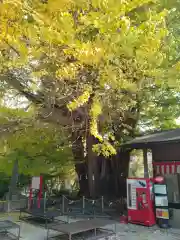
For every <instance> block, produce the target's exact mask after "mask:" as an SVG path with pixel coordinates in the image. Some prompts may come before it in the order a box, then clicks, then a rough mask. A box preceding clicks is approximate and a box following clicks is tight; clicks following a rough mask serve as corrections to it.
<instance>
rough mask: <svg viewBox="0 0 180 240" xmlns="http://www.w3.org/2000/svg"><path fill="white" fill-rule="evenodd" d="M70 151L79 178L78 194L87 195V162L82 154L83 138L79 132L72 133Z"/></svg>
mask: <svg viewBox="0 0 180 240" xmlns="http://www.w3.org/2000/svg"><path fill="white" fill-rule="evenodd" d="M72 152H73V156H74V164H75V170H76V173H77V176H78V180H79V194H80V195H85V196H87V195H88V194H89V188H88V180H87V164H86V161H85V156H84V145H83V138H82V136H81V135H80V132H73V133H72Z"/></svg>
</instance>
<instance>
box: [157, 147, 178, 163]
mask: <svg viewBox="0 0 180 240" xmlns="http://www.w3.org/2000/svg"><path fill="white" fill-rule="evenodd" d="M152 157H153V162H160V161H180V143H173V144H167V143H166V144H158V145H156V146H153V147H152Z"/></svg>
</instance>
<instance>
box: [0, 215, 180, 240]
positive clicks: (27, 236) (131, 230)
mask: <svg viewBox="0 0 180 240" xmlns="http://www.w3.org/2000/svg"><path fill="white" fill-rule="evenodd" d="M61 219H62V217H61ZM62 220H66V219H62ZM72 221H77V220H72ZM20 225H21V240H45V239H46V234H47V232H46V230H45V229H44V228H41V227H38V226H34V225H32V224H28V223H25V222H21V223H20ZM108 228H110V229H111V228H112V229H114V226H108ZM116 229H117V234H116V235H114V236H111V237H108V238H99V240H156V239H157V240H180V230H178V229H169V230H168V231H166V230H160V229H158V228H157V227H153V228H147V227H143V226H137V225H131V224H128V225H125V224H117V228H116ZM50 234H51V235H56V233H55V232H50ZM84 237H85V236H84ZM85 238H86V237H85ZM88 238H90V236H89V237H88ZM7 239H10V238H4V237H2V236H0V240H7ZM56 239H61V238H56ZM76 239H77V240H80V239H81V240H82V236H81V237H77V238H76Z"/></svg>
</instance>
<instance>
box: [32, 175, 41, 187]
mask: <svg viewBox="0 0 180 240" xmlns="http://www.w3.org/2000/svg"><path fill="white" fill-rule="evenodd" d="M31 188H32V189H40V177H33V178H32V186H31Z"/></svg>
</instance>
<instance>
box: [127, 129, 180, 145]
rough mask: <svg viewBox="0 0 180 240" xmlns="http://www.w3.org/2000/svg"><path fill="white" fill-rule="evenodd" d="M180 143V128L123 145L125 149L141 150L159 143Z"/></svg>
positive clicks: (138, 138) (136, 139)
mask: <svg viewBox="0 0 180 240" xmlns="http://www.w3.org/2000/svg"><path fill="white" fill-rule="evenodd" d="M174 142H179V143H180V128H177V129H173V130H168V131H162V132H157V133H153V134H149V135H144V136H141V137H137V138H135V139H133V140H131V141H129V142H127V143H125V144H124V146H125V147H130V148H143V147H149V146H152V145H154V144H160V143H174Z"/></svg>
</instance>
